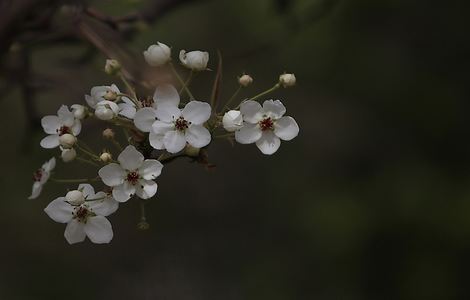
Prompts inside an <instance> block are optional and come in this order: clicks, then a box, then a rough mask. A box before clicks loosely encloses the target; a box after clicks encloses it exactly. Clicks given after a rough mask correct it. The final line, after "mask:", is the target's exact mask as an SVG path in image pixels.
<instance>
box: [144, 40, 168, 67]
mask: <svg viewBox="0 0 470 300" xmlns="http://www.w3.org/2000/svg"><path fill="white" fill-rule="evenodd" d="M144 58H145V61H146V62H147V63H148V64H149V65H151V66H153V67H158V66H163V65H164V64H166V63H167V62H169V61H170V59H171V49H170V47H168V46H167V45H165V44H163V43H160V42H157V45H151V46H150V47H148V49H147V50H145V51H144Z"/></svg>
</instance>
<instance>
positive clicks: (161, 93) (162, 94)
mask: <svg viewBox="0 0 470 300" xmlns="http://www.w3.org/2000/svg"><path fill="white" fill-rule="evenodd" d="M153 101H155V103H156V105H157V108H158V105H160V104H164V105H165V104H171V105H173V106H176V107H178V105H179V104H180V95H179V94H178V91H177V90H176V89H175V87H174V86H172V85H171V84H162V85H159V86H157V88H156V89H155V93H154V94H153Z"/></svg>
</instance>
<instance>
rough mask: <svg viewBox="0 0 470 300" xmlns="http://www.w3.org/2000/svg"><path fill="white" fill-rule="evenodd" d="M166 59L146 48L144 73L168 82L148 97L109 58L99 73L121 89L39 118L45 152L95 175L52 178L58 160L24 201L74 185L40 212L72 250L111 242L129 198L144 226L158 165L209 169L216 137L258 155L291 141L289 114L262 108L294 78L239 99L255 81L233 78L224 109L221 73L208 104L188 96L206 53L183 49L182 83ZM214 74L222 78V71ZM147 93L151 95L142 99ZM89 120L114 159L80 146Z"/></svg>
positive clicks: (143, 85)
mask: <svg viewBox="0 0 470 300" xmlns="http://www.w3.org/2000/svg"><path fill="white" fill-rule="evenodd" d="M171 52H172V51H171V48H170V47H168V46H167V45H165V44H163V43H157V44H155V45H151V46H150V47H149V48H148V49H147V50H146V51H144V52H143V56H144V59H145V61H146V62H147V63H148V65H149V66H150V68H154V71H155V72H161V73H164V74H168V75H171V76H166V77H165V78H167V79H166V81H161V82H158V83H157V84H156V85H155V86H154V89H153V90H151V91H148V87H149V84H148V82H135V81H134V82H132V81H131V80H130V78H128V77H126V75H125V73H124V72H122V70H123V69H124V66H121V64H120V63H119V62H118V61H116V60H113V59H108V60H107V61H106V64H105V67H104V70H105V72H106V73H107V74H109V75H111V76H116V77H117V78H119V79H120V80H121V81H122V83H123V85H124V87H125V88H124V89H122V91H121V89H119V88H118V86H117V85H116V84H111V85H102V86H95V87H92V88H91V91H90V94H89V95H85V102H86V104H87V105H81V104H74V105H71V106H70V108H69V107H67V106H65V105H62V106H61V107H60V108H59V110H58V111H57V115H52V116H45V117H44V118H42V120H41V124H42V127H43V129H44V132H45V133H46V134H47V136H46V137H44V138H43V139H42V140H41V143H40V144H41V146H42V147H43V148H46V149H53V148H57V147H59V149H60V157H61V159H62V161H63V162H64V163H69V162H72V161H77V162H80V163H84V164H88V165H90V166H92V167H93V168H94V169H95V171H94V174H95V175H94V176H92V177H91V178H82V179H76V178H68V179H59V178H55V177H54V176H53V175H54V174H53V170H54V168H55V165H56V159H55V158H52V159H50V160H49V161H47V162H46V163H44V164H43V165H42V167H41V168H40V169H38V170H37V171H36V172H35V173H34V175H33V180H34V184H33V189H32V194H31V196H30V197H29V199H35V198H37V197H39V195H40V194H41V191H42V189H43V186H44V184H45V183H46V182H47V181H48V180H50V181H54V182H59V183H68V184H78V187H77V188H75V189H72V190H69V191H68V192H67V193H66V195H65V196H64V197H59V198H57V199H55V200H53V201H52V202H51V203H50V204H49V205H47V207H46V208H45V212H46V213H47V215H48V216H49V217H50V218H51V219H53V220H54V221H56V222H59V223H66V224H67V226H66V229H65V233H64V236H65V238H66V240H67V242H69V243H70V244H74V243H78V242H82V241H84V240H85V238H86V237H88V238H89V239H90V241H92V242H93V243H109V242H110V241H111V239H112V238H113V230H112V226H111V223H110V222H109V221H108V219H107V218H106V217H107V216H109V215H111V214H112V213H114V212H115V211H116V210H117V209H118V207H119V203H123V202H127V201H128V200H130V199H131V198H137V199H140V204H141V208H142V209H141V211H142V215H141V219H140V222H139V223H138V227H139V228H141V229H146V228H148V223H147V222H146V216H145V209H144V208H145V206H144V205H145V204H146V201H147V200H148V199H150V198H152V197H155V195H156V193H157V186H158V185H157V182H156V179H157V178H158V177H159V176H160V175H161V173H162V170H163V166H164V165H166V164H168V163H171V162H172V161H174V160H175V159H178V158H181V157H187V158H189V159H191V160H192V161H194V162H197V163H199V164H202V165H203V166H205V167H206V168H212V167H213V165H212V164H210V163H209V161H208V153H207V149H208V147H209V146H210V144H211V143H212V142H213V141H214V140H217V139H227V140H229V141H237V142H238V143H240V144H256V146H257V147H258V149H259V150H260V151H261V153H263V154H266V155H271V154H273V153H275V152H276V151H277V150H278V149H279V147H280V144H281V140H283V141H289V140H292V139H293V138H295V137H296V136H297V135H298V133H299V127H298V125H297V123H296V121H295V120H294V119H293V118H292V117H289V116H285V113H286V108H285V106H284V105H283V104H282V102H281V101H280V100H271V99H266V100H264V101H263V102H262V103H260V102H258V100H259V99H262V98H263V97H265V96H266V95H268V94H269V93H271V92H274V91H275V90H277V89H279V88H281V87H284V88H287V87H291V86H293V85H294V84H295V81H296V79H295V76H294V74H282V75H280V77H279V80H278V81H277V82H276V83H275V85H274V86H273V87H271V88H270V89H268V90H266V91H263V92H261V93H259V94H257V95H255V96H252V97H240V96H239V94H240V92H242V91H243V90H244V89H245V88H247V87H248V86H250V85H252V84H253V78H252V77H251V76H250V75H248V74H243V75H241V76H240V77H239V78H238V89H237V90H236V91H235V93H234V94H233V96H232V97H230V98H229V99H228V100H227V101H225V103H224V105H223V106H222V105H219V102H220V101H219V100H220V99H219V98H221V97H220V96H219V95H220V93H218V92H216V90H215V89H218V85H219V83H218V82H217V79H218V78H220V76H219V75H220V74H216V84H214V85H213V86H214V90H213V91H212V93H211V94H212V97H211V99H199V100H196V98H195V97H194V96H193V93H192V92H191V90H190V84H191V79H192V78H193V77H194V76H196V75H197V74H198V73H199V72H203V71H208V70H209V69H208V67H207V65H208V63H209V53H208V52H203V51H189V52H187V51H185V50H181V51H180V53H179V61H180V65H181V66H182V67H183V68H184V69H188V75H187V79H186V80H184V79H183V78H182V75H180V73H181V71H178V70H177V68H176V66H175V64H174V63H173V62H172V55H171ZM217 70H219V71H218V72H221V70H220V68H217ZM149 92H150V93H152V96H151V97H147V96H146V95H148V94H149ZM201 100H207V101H201ZM234 102H235V105H232V104H233V103H234ZM219 107H220V108H219ZM93 119H98V120H100V121H103V122H105V123H106V124H107V125H106V126H107V127H108V128H106V129H105V130H103V132H102V137H103V138H104V139H105V140H106V141H107V142H108V143H111V144H112V145H113V147H115V148H116V150H117V151H118V155H113V153H112V151H110V150H109V149H104V150H103V151H101V152H95V151H94V149H93V147H90V146H88V145H87V144H86V143H85V142H84V141H83V140H82V139H81V138H80V139H79V134H80V132H81V131H82V123H84V122H85V121H91V120H93ZM117 128H120V129H121V130H120V131H119V132H121V131H122V132H123V137H125V139H123V140H125V145H122V143H121V142H120V141H119V139H118V136H117V132H118V131H117V130H116V129H117ZM95 148H96V146H95ZM116 156H117V159H116V160H115V159H114V157H116ZM90 183H96V184H98V185H99V186H100V190H99V191H98V192H96V193H95V188H96V186H95V187H94V186H92V185H91V184H90Z"/></svg>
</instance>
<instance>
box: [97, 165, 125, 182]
mask: <svg viewBox="0 0 470 300" xmlns="http://www.w3.org/2000/svg"><path fill="white" fill-rule="evenodd" d="M98 175H99V176H100V177H101V180H103V182H104V184H106V185H107V186H117V185H120V184H122V183H123V182H124V178H125V176H126V175H127V174H126V172H125V171H124V170H123V169H122V167H121V166H120V165H118V164H116V163H111V164H108V165H106V166H104V167H102V168H101V169H100V170H99V171H98Z"/></svg>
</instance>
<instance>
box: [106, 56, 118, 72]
mask: <svg viewBox="0 0 470 300" xmlns="http://www.w3.org/2000/svg"><path fill="white" fill-rule="evenodd" d="M120 70H121V64H120V63H119V62H118V61H117V60H115V59H107V60H106V64H105V66H104V71H105V72H106V74H108V75H116V74H117V73H118V72H119V71H120Z"/></svg>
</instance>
